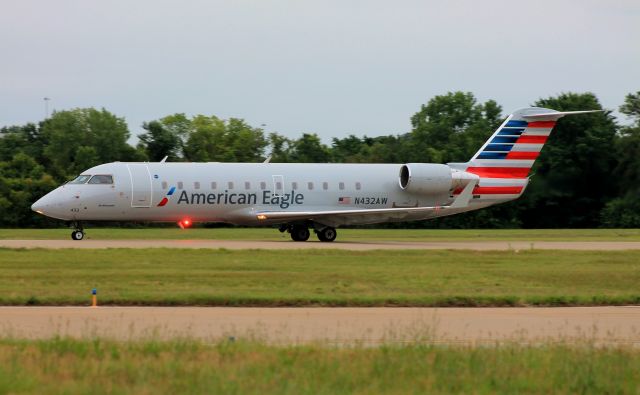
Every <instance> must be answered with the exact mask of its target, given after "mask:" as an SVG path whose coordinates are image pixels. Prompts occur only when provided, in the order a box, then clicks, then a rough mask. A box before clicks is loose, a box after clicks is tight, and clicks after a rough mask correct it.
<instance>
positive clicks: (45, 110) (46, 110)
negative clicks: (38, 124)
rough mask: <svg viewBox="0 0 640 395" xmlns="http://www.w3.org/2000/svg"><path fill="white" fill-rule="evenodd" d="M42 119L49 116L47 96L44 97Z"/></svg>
mask: <svg viewBox="0 0 640 395" xmlns="http://www.w3.org/2000/svg"><path fill="white" fill-rule="evenodd" d="M43 100H44V119H47V118H49V100H51V99H50V98H48V97H45V98H44V99H43Z"/></svg>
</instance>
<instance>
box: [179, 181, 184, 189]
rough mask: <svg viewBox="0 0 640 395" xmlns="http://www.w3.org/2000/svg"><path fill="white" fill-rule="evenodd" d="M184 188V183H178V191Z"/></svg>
mask: <svg viewBox="0 0 640 395" xmlns="http://www.w3.org/2000/svg"><path fill="white" fill-rule="evenodd" d="M183 186H184V185H183V184H182V181H178V189H182V187H183Z"/></svg>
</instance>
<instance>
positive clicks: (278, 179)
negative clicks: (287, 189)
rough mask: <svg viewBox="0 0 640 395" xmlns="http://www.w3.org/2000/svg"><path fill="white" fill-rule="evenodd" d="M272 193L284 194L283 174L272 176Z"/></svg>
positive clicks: (276, 194)
mask: <svg viewBox="0 0 640 395" xmlns="http://www.w3.org/2000/svg"><path fill="white" fill-rule="evenodd" d="M273 195H274V196H282V195H284V176H273Z"/></svg>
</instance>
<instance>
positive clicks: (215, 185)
mask: <svg viewBox="0 0 640 395" xmlns="http://www.w3.org/2000/svg"><path fill="white" fill-rule="evenodd" d="M217 188H218V184H217V183H216V182H215V181H213V182H211V189H217Z"/></svg>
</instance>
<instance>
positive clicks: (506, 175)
mask: <svg viewBox="0 0 640 395" xmlns="http://www.w3.org/2000/svg"><path fill="white" fill-rule="evenodd" d="M588 112H593V111H570V112H559V111H555V110H550V109H548V108H539V107H531V108H524V109H521V110H518V111H516V112H514V113H513V114H511V115H510V116H509V117H508V118H507V119H506V120H505V121H504V122H503V123H502V125H500V127H499V128H498V129H497V130H496V131H495V133H494V134H493V135H492V136H491V138H490V139H489V140H487V142H486V143H485V144H484V145H483V146H482V148H480V150H479V151H478V152H477V153H476V154H475V155H474V156H473V158H471V160H470V161H469V162H468V163H465V164H464V165H465V166H464V167H463V169H464V170H466V171H467V172H469V173H472V174H476V175H478V176H479V177H480V180H479V183H478V185H477V186H476V187H475V188H474V190H473V195H474V197H476V198H481V199H483V200H485V199H486V200H511V199H515V198H517V197H519V196H520V195H521V194H522V192H524V189H525V187H526V186H527V183H528V182H529V178H528V177H529V174H530V172H531V168H532V167H533V164H534V162H535V160H536V159H537V158H538V156H539V155H540V151H541V150H542V147H543V146H544V144H545V143H546V142H547V139H548V138H549V135H550V134H551V131H552V130H553V127H554V126H555V125H556V121H557V120H558V119H560V118H562V117H563V116H565V115H570V114H579V113H588ZM452 165H454V164H452ZM452 167H458V166H452ZM456 192H458V191H456Z"/></svg>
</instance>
